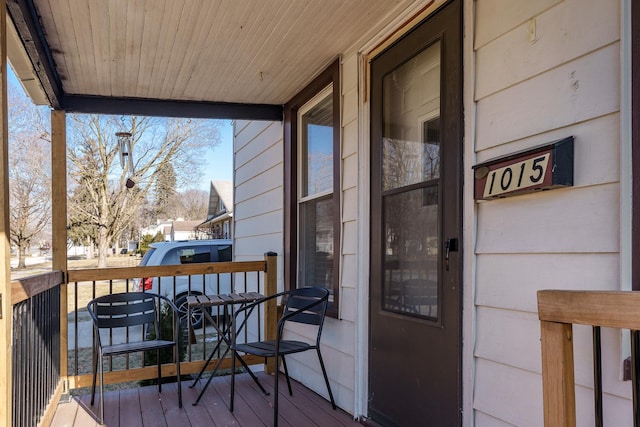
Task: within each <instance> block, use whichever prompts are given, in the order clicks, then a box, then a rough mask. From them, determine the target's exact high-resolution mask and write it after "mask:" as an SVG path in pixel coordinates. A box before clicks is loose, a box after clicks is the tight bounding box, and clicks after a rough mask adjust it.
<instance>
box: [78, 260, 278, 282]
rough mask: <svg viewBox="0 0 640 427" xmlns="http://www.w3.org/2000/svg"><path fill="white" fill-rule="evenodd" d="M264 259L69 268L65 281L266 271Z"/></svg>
mask: <svg viewBox="0 0 640 427" xmlns="http://www.w3.org/2000/svg"><path fill="white" fill-rule="evenodd" d="M266 270H267V268H266V261H238V262H206V263H198V264H181V265H160V266H153V267H119V268H83V269H78V270H69V271H68V272H67V276H68V278H67V282H69V283H71V282H90V281H98V280H115V279H135V278H140V277H160V276H187V275H192V274H217V273H220V274H222V273H244V272H251V271H266Z"/></svg>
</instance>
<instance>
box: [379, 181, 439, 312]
mask: <svg viewBox="0 0 640 427" xmlns="http://www.w3.org/2000/svg"><path fill="white" fill-rule="evenodd" d="M383 208H384V218H385V221H384V224H385V230H384V231H385V238H386V245H385V254H384V265H385V278H384V289H383V293H382V294H383V304H382V306H383V308H384V309H386V310H389V311H396V312H400V313H404V314H409V315H416V316H422V317H428V318H431V319H437V318H438V266H437V255H438V187H437V186H435V185H434V186H429V187H424V188H417V189H414V190H411V191H406V192H401V193H396V194H392V195H389V196H386V197H384V199H383Z"/></svg>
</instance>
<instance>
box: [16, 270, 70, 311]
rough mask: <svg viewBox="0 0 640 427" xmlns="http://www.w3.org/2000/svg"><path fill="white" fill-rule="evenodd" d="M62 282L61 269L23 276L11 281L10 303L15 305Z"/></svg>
mask: <svg viewBox="0 0 640 427" xmlns="http://www.w3.org/2000/svg"><path fill="white" fill-rule="evenodd" d="M62 283H64V277H63V274H62V271H51V272H49V273H43V274H38V275H35V276H29V277H24V278H22V279H16V280H12V281H11V305H16V304H18V303H19V302H22V301H24V300H26V299H28V298H31V297H32V296H34V295H37V294H39V293H42V292H44V291H46V290H48V289H51V288H55V287H56V286H59V285H61V284H62Z"/></svg>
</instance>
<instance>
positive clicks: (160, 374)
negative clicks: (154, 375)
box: [156, 349, 162, 393]
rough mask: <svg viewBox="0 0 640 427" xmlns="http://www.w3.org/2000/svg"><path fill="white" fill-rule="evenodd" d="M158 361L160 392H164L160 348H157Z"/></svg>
mask: <svg viewBox="0 0 640 427" xmlns="http://www.w3.org/2000/svg"><path fill="white" fill-rule="evenodd" d="M156 362H157V363H158V393H162V371H161V369H160V350H159V349H158V350H156Z"/></svg>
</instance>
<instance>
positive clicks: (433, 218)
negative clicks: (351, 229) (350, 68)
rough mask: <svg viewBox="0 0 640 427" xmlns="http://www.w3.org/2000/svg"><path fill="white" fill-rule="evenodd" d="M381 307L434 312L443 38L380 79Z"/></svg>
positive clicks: (432, 315) (429, 314) (436, 303)
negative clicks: (441, 41) (441, 50)
mask: <svg viewBox="0 0 640 427" xmlns="http://www.w3.org/2000/svg"><path fill="white" fill-rule="evenodd" d="M382 90H383V111H382V114H383V135H382V137H383V138H382V144H383V147H382V180H383V181H382V209H383V233H384V236H383V242H384V255H383V258H384V280H383V282H382V286H383V289H382V308H383V310H387V311H393V312H396V313H402V314H405V315H410V316H416V317H424V318H427V319H429V320H434V321H437V320H438V314H439V313H438V308H439V306H440V304H439V301H438V296H439V291H438V289H439V282H438V279H439V277H438V265H439V262H438V260H439V258H438V255H439V248H440V247H441V243H440V210H441V209H440V198H441V197H440V196H441V194H440V191H442V190H441V187H440V184H441V181H440V148H441V146H440V43H436V44H433V45H431V46H430V47H428V48H427V49H425V50H424V51H422V52H421V53H419V54H418V55H416V56H414V57H412V58H411V59H410V60H409V61H407V62H405V63H403V64H401V65H399V66H398V67H397V68H396V69H394V70H393V71H391V72H390V73H388V74H387V75H385V76H384V77H383V80H382Z"/></svg>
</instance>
